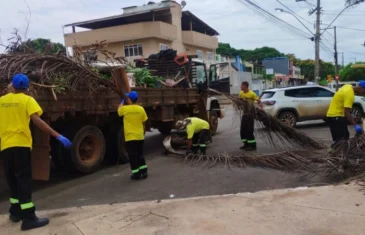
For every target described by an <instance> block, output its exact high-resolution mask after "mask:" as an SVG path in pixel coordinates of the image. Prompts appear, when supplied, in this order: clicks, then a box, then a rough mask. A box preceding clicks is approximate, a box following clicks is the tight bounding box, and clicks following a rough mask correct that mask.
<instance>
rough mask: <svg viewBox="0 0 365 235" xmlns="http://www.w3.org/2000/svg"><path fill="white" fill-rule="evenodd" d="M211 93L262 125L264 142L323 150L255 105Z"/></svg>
mask: <svg viewBox="0 0 365 235" xmlns="http://www.w3.org/2000/svg"><path fill="white" fill-rule="evenodd" d="M209 91H211V92H215V93H217V94H220V95H223V96H225V97H227V98H228V99H230V100H231V101H232V104H233V108H234V109H235V110H236V111H237V112H238V113H239V114H240V115H243V114H245V115H252V116H254V118H255V120H257V121H259V122H260V123H261V124H262V127H263V128H262V130H263V131H262V134H263V135H262V137H263V139H264V140H267V142H268V143H269V144H270V145H271V146H274V147H280V146H282V145H284V146H287V147H295V148H298V147H299V148H303V149H315V150H318V149H323V148H324V146H323V145H322V144H321V143H318V141H316V140H314V139H312V138H311V137H309V136H307V135H306V134H304V133H303V132H301V131H299V130H297V129H294V128H291V127H289V126H287V125H286V124H284V123H283V122H281V121H280V120H278V119H277V118H275V117H273V116H271V115H270V114H268V113H266V112H265V111H263V110H261V109H259V108H257V107H256V105H255V104H254V103H253V102H251V101H249V100H245V99H240V98H238V97H237V96H233V95H229V94H223V93H221V92H218V91H216V90H213V89H209Z"/></svg>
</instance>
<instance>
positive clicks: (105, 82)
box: [0, 53, 116, 94]
mask: <svg viewBox="0 0 365 235" xmlns="http://www.w3.org/2000/svg"><path fill="white" fill-rule="evenodd" d="M16 73H26V74H28V77H29V79H30V80H31V82H33V83H36V84H37V86H33V87H32V86H31V90H33V92H32V93H33V94H36V90H37V89H41V88H42V85H44V86H55V88H54V89H55V90H56V91H63V90H67V89H69V90H88V91H89V93H90V94H92V93H93V92H100V91H106V90H109V91H116V90H114V87H115V86H114V85H113V80H112V79H107V78H103V77H102V76H101V75H100V74H99V73H98V72H97V71H94V70H93V69H91V68H90V67H88V66H85V65H83V64H81V63H78V62H75V61H73V60H72V59H71V58H68V57H66V56H63V55H41V54H36V53H32V54H0V88H2V90H3V89H4V88H6V86H7V85H8V84H9V83H10V82H11V78H12V76H13V75H14V74H16ZM43 88H44V87H43ZM58 88H60V89H59V90H57V89H58Z"/></svg>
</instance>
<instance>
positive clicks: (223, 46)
mask: <svg viewBox="0 0 365 235" xmlns="http://www.w3.org/2000/svg"><path fill="white" fill-rule="evenodd" d="M216 52H217V54H220V55H223V56H236V55H237V54H238V53H237V50H236V49H235V48H232V47H231V45H230V44H229V43H219V44H218V48H217V51H216Z"/></svg>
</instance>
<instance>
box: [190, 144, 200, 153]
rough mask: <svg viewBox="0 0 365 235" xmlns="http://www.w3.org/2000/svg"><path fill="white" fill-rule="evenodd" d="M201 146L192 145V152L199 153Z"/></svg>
mask: <svg viewBox="0 0 365 235" xmlns="http://www.w3.org/2000/svg"><path fill="white" fill-rule="evenodd" d="M198 151H199V147H198V146H192V147H191V153H192V154H198Z"/></svg>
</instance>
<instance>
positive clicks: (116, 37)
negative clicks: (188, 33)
mask: <svg viewBox="0 0 365 235" xmlns="http://www.w3.org/2000/svg"><path fill="white" fill-rule="evenodd" d="M64 37H65V45H66V46H73V45H78V46H87V45H91V44H93V43H95V42H96V41H99V42H100V41H103V40H106V41H107V42H108V43H113V42H121V41H130V40H137V39H145V38H160V39H164V40H168V41H173V40H176V39H177V29H176V26H174V25H171V24H167V23H164V22H159V21H156V22H142V23H135V24H128V25H120V26H114V27H108V28H102V29H95V30H89V31H83V32H76V33H70V34H65V35H64Z"/></svg>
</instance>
